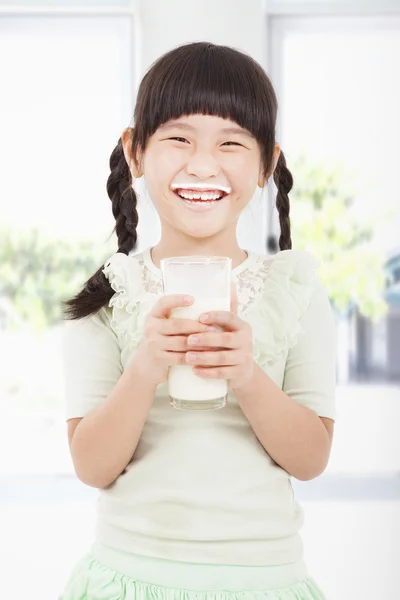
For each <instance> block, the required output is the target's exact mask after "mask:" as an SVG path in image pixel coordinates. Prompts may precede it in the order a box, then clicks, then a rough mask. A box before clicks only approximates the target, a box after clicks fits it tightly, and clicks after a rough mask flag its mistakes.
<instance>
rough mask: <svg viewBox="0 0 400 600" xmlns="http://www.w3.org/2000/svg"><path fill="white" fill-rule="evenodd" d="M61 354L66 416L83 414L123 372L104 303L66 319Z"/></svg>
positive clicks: (101, 399)
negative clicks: (81, 316) (93, 310)
mask: <svg viewBox="0 0 400 600" xmlns="http://www.w3.org/2000/svg"><path fill="white" fill-rule="evenodd" d="M61 354H62V364H63V375H64V398H65V418H66V420H68V419H71V418H74V417H84V416H85V414H86V413H88V412H89V411H90V410H92V409H93V408H96V407H97V406H99V405H100V404H101V403H102V402H103V401H104V400H105V399H106V398H107V397H108V396H109V395H110V393H111V391H112V390H113V388H114V387H115V385H116V383H117V381H118V380H119V378H120V377H121V375H122V372H123V369H122V364H121V351H120V348H119V344H118V339H117V336H116V334H115V332H114V331H113V330H112V328H111V326H110V317H109V315H108V314H107V310H106V309H105V307H103V308H101V309H100V310H99V311H98V312H97V313H96V314H94V315H90V316H89V317H86V318H84V319H77V320H68V321H65V323H64V330H63V336H62V343H61Z"/></svg>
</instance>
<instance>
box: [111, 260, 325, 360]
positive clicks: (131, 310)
mask: <svg viewBox="0 0 400 600" xmlns="http://www.w3.org/2000/svg"><path fill="white" fill-rule="evenodd" d="M318 265H319V261H318V260H316V259H315V258H314V257H313V256H312V254H310V253H309V252H307V251H305V250H282V251H281V252H278V254H276V255H275V256H274V257H273V260H271V261H270V263H269V268H268V272H267V275H266V277H265V281H264V283H263V285H262V287H261V289H259V290H258V291H257V293H256V295H255V297H254V300H253V301H251V302H250V304H249V306H248V307H247V308H245V309H244V310H243V315H242V316H243V318H244V319H245V320H246V321H247V322H248V323H250V325H251V326H252V330H253V350H254V358H255V360H256V361H257V363H258V364H259V365H260V366H261V367H262V368H263V367H265V366H266V365H268V364H270V363H274V362H276V361H278V360H280V359H282V358H284V356H285V353H286V352H287V351H288V350H290V348H293V346H295V345H296V343H297V340H298V337H299V335H300V334H301V333H302V331H303V327H302V326H301V319H302V317H303V316H304V315H305V313H306V311H307V309H308V306H309V304H310V301H311V299H312V297H313V295H314V293H315V291H316V286H317V284H318V282H319V277H318V275H317V267H318ZM103 273H104V275H105V276H106V277H107V279H108V280H109V282H110V285H111V287H112V289H113V290H114V291H115V294H114V295H113V296H112V298H111V299H110V302H109V306H110V307H112V309H113V312H112V319H111V326H112V327H113V329H114V331H115V332H116V333H117V334H118V335H120V336H121V337H122V338H125V340H126V343H127V344H128V345H129V346H130V347H136V346H137V345H138V344H139V342H140V340H141V337H142V332H143V328H144V322H145V318H146V316H147V314H148V312H149V311H150V310H151V309H152V307H153V306H154V304H155V303H156V302H157V300H158V299H159V298H160V294H154V293H149V292H146V290H145V287H144V283H143V280H142V271H141V267H140V264H139V261H138V260H135V259H134V258H133V257H132V256H127V255H126V254H123V253H120V252H118V253H116V254H114V255H113V256H111V258H109V259H108V260H107V261H106V263H105V265H104V269H103ZM241 312H242V311H241Z"/></svg>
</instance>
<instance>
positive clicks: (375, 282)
mask: <svg viewBox="0 0 400 600" xmlns="http://www.w3.org/2000/svg"><path fill="white" fill-rule="evenodd" d="M291 172H292V173H293V174H294V186H293V189H292V191H291V192H290V198H291V209H290V217H291V225H292V240H293V247H294V248H296V249H303V250H307V251H309V252H311V253H312V254H313V255H314V256H315V257H316V258H317V259H318V260H319V261H320V266H319V271H318V272H319V275H320V277H321V279H322V281H323V283H324V285H325V287H326V289H327V292H328V295H329V298H330V300H331V303H332V306H333V308H334V309H335V310H336V311H337V312H338V313H340V314H343V315H344V314H347V312H349V311H351V310H352V309H353V308H354V307H355V306H357V308H358V310H359V312H360V313H361V314H362V315H363V316H365V317H367V318H369V319H372V320H373V321H378V320H379V319H380V318H382V316H384V315H385V314H386V313H387V309H388V306H387V304H386V302H385V300H384V292H385V288H386V285H387V279H388V273H387V272H386V270H385V263H386V261H387V256H386V252H385V250H384V249H383V248H382V247H381V246H380V245H379V243H378V242H377V241H376V240H375V239H374V233H375V232H376V231H377V228H378V227H379V228H380V229H381V230H382V229H383V228H384V226H385V223H387V222H388V219H390V218H393V217H394V216H395V214H396V213H395V211H394V210H393V209H387V208H385V206H384V207H383V208H382V204H379V201H378V199H377V203H376V204H375V211H374V212H373V214H371V211H370V210H368V211H360V210H359V209H358V210H357V209H356V207H355V198H356V195H357V194H358V195H359V192H357V190H356V188H355V179H354V175H352V174H350V173H349V172H348V171H346V170H345V169H344V168H343V167H342V166H338V165H334V166H329V167H328V166H327V165H326V164H325V163H322V162H320V163H318V162H317V163H310V162H309V161H307V159H306V158H305V156H304V155H302V156H300V157H299V158H298V159H297V161H296V162H295V163H294V164H292V165H291ZM376 207H377V208H376Z"/></svg>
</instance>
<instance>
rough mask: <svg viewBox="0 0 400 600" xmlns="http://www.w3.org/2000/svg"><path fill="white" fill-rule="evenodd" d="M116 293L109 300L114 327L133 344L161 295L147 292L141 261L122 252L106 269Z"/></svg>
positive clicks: (114, 255) (128, 342)
mask: <svg viewBox="0 0 400 600" xmlns="http://www.w3.org/2000/svg"><path fill="white" fill-rule="evenodd" d="M102 272H103V273H104V275H105V277H107V279H108V281H109V282H110V285H111V287H112V289H113V290H114V291H115V294H114V295H113V296H112V298H111V299H110V301H109V307H111V308H112V309H113V310H112V318H111V327H112V328H113V329H114V331H115V332H116V333H117V334H118V335H120V336H121V337H122V338H126V340H127V344H128V345H129V346H130V347H136V346H137V345H138V344H139V342H140V340H141V337H142V331H143V328H144V321H145V318H146V316H147V314H148V312H149V310H151V308H152V307H153V306H154V304H155V303H156V301H157V300H158V299H159V297H160V295H156V294H150V293H149V292H146V290H145V288H144V285H143V280H142V271H141V268H140V265H139V262H138V261H137V260H135V259H133V258H132V257H130V256H127V255H126V254H123V253H122V252H117V253H116V254H113V255H112V256H111V257H110V258H109V259H108V260H107V261H106V262H105V264H104V269H103V270H102Z"/></svg>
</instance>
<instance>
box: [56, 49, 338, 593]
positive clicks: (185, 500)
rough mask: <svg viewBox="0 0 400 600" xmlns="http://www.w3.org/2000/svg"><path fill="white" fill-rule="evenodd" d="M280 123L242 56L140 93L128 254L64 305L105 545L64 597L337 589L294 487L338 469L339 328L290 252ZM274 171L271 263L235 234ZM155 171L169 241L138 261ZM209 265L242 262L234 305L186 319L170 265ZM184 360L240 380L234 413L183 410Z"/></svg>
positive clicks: (119, 218)
mask: <svg viewBox="0 0 400 600" xmlns="http://www.w3.org/2000/svg"><path fill="white" fill-rule="evenodd" d="M276 115H277V100H276V95H275V93H274V90H273V87H272V85H271V82H270V80H269V79H268V77H267V75H266V74H265V72H264V71H263V69H262V68H261V66H260V65H259V64H258V63H257V62H255V61H254V60H253V59H252V58H250V57H249V56H247V55H246V54H243V53H241V52H238V51H237V50H235V49H232V48H229V47H226V46H217V45H214V44H209V43H206V42H197V43H193V44H188V45H184V46H181V47H178V48H175V49H173V50H172V51H170V52H168V53H167V54H165V55H164V56H162V57H161V58H160V59H159V60H157V61H156V62H155V64H154V65H152V67H151V68H150V70H149V71H148V72H147V73H146V75H145V76H144V78H143V80H142V82H141V85H140V88H139V90H138V96H137V104H136V108H135V113H134V118H135V127H134V128H133V129H131V128H127V129H125V130H124V131H123V133H122V135H121V138H120V139H119V141H118V145H117V146H116V148H115V149H114V151H113V153H112V154H111V159H110V168H111V174H110V176H109V178H108V182H107V191H108V194H109V197H110V200H111V202H112V210H113V214H114V217H115V219H116V225H115V229H114V231H116V234H117V236H118V244H119V248H118V251H117V253H115V254H114V255H113V256H112V257H111V258H110V259H109V260H108V261H107V262H106V263H105V265H102V266H101V268H100V269H99V270H98V271H97V272H96V273H95V274H94V275H93V277H91V278H90V279H89V280H88V281H87V283H86V284H85V286H84V288H83V290H82V291H81V292H80V293H79V294H78V295H77V296H76V297H74V298H73V299H72V300H69V301H68V302H66V306H67V311H66V312H67V322H66V323H65V332H64V342H63V360H64V369H65V381H66V404H67V413H66V418H67V421H68V439H69V444H70V451H71V456H72V460H73V464H74V468H75V471H76V474H77V476H78V478H79V479H80V480H81V481H82V482H84V483H85V484H87V485H90V486H93V487H95V488H98V489H99V500H98V510H97V526H96V533H95V540H94V542H93V545H92V547H91V548H90V551H89V552H88V553H87V554H85V555H84V556H83V557H82V558H81V559H80V560H79V562H78V563H77V564H76V565H75V566H74V569H73V571H72V573H71V574H70V577H69V580H68V582H67V584H66V587H65V590H64V592H63V594H62V595H61V596H60V597H59V600H111V599H112V600H134V599H135V600H145V599H146V600H147V599H148V600H150V598H151V599H152V600H156V599H161V598H162V599H168V600H170V599H171V600H172V599H175V598H176V599H178V598H179V599H181V600H183V599H185V600H195V599H196V600H198V599H200V598H201V599H204V600H206V599H208V600H209V599H211V598H218V599H219V600H228V599H229V600H239V599H242V600H244V599H245V598H246V599H250V598H257V599H261V598H263V599H269V600H278V599H279V600H312V599H313V600H316V599H318V600H321V599H323V598H324V595H323V593H322V591H321V590H320V589H319V587H318V585H317V583H316V582H315V581H314V580H313V578H312V577H311V576H310V575H309V574H308V572H307V569H306V565H305V563H304V561H303V548H302V542H301V538H300V536H299V530H300V528H301V526H302V524H303V512H302V509H301V507H300V506H299V505H298V503H297V502H296V500H295V498H294V496H293V489H292V485H291V477H292V476H293V477H295V478H297V479H301V480H309V479H312V478H314V477H317V476H318V475H320V474H321V473H322V472H323V471H324V469H325V467H326V465H327V462H328V458H329V454H330V449H331V443H332V434H333V422H334V416H335V415H334V408H335V407H334V389H335V367H334V365H335V348H334V322H333V313H332V312H331V308H330V304H329V300H328V297H327V294H326V292H325V289H324V287H323V285H322V282H321V280H320V278H319V276H318V275H317V265H318V263H317V261H316V259H314V257H313V256H312V255H311V254H309V253H307V252H306V251H300V250H292V249H291V247H292V243H291V238H290V220H289V199H288V192H289V191H290V189H291V187H292V183H293V181H292V176H291V174H290V172H289V171H288V169H287V168H286V163H285V158H284V155H283V154H282V152H281V150H280V148H279V145H278V144H277V143H276V142H275V122H276ZM272 174H273V177H274V180H275V182H276V184H277V189H278V193H277V200H276V206H277V209H278V211H279V219H280V225H281V235H280V239H279V246H280V252H278V253H277V254H276V255H274V256H272V257H271V256H266V255H262V254H258V253H255V252H252V251H249V250H244V249H242V248H240V247H239V245H238V242H237V239H236V226H237V221H238V217H239V215H240V213H241V211H242V210H243V209H244V208H245V206H246V205H247V204H248V202H249V201H250V199H251V198H252V196H253V194H254V192H255V190H256V186H257V185H258V186H260V187H263V186H265V185H266V184H267V182H268V180H269V177H270V176H271V175H272ZM142 175H143V176H144V177H145V181H146V187H147V189H148V190H149V193H150V196H151V198H152V201H153V203H154V205H155V207H156V209H157V212H158V214H159V216H160V220H161V226H162V233H161V239H160V241H159V243H158V244H157V245H156V246H154V247H152V248H147V249H145V250H144V251H142V252H140V253H135V254H133V253H132V251H133V250H134V248H135V245H136V239H137V236H136V227H137V223H138V214H137V208H136V204H137V197H136V195H135V192H134V190H133V187H132V182H133V180H134V179H136V178H139V177H141V176H142ZM207 190H208V192H207ZM210 190H211V191H210ZM227 192H228V193H227ZM196 199H197V202H196ZM193 254H211V255H223V256H229V257H231V258H232V267H233V272H232V284H233V286H234V288H235V289H237V295H236V294H234V300H233V302H232V307H231V311H230V312H227V311H221V312H210V313H207V314H206V315H204V318H200V317H199V320H187V319H176V318H175V319H174V318H168V317H169V312H170V310H171V309H172V308H175V307H178V306H183V305H184V304H185V302H187V301H188V302H189V303H190V302H192V301H193V298H192V299H190V298H189V300H187V299H186V298H184V297H183V296H175V295H174V296H171V295H168V296H163V290H162V280H161V271H160V259H161V258H164V257H169V256H184V255H193ZM214 326H218V327H214ZM184 363H189V364H191V365H193V368H194V369H195V372H196V373H197V374H198V375H199V376H200V377H220V378H224V379H227V380H228V383H229V401H228V404H227V406H226V407H225V408H223V409H221V410H217V411H202V412H197V413H196V412H190V411H179V410H174V409H173V408H172V407H171V406H170V404H169V400H168V391H167V375H168V369H169V367H170V366H171V365H177V364H184Z"/></svg>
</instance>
